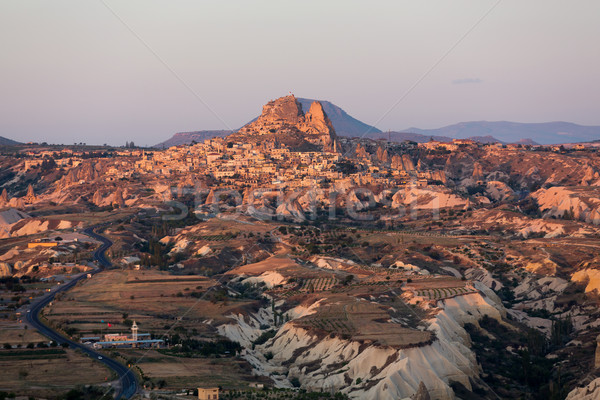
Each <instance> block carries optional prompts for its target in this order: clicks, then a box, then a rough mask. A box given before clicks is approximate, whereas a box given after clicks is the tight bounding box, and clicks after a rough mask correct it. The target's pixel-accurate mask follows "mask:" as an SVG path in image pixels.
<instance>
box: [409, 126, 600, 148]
mask: <svg viewBox="0 0 600 400" xmlns="http://www.w3.org/2000/svg"><path fill="white" fill-rule="evenodd" d="M405 132H411V133H418V134H420V135H424V136H445V137H452V138H456V139H468V138H473V139H474V140H477V138H480V137H482V136H483V137H486V138H487V137H490V136H491V137H493V138H494V139H496V141H500V142H504V143H523V141H524V140H525V139H529V140H531V141H533V142H536V143H539V144H559V143H574V142H589V141H593V140H598V139H600V126H583V125H577V124H573V123H570V122H560V121H559V122H544V123H519V122H508V121H497V122H488V121H472V122H461V123H458V124H454V125H448V126H444V127H442V128H437V129H419V128H409V129H406V130H405Z"/></svg>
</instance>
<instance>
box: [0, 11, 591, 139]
mask: <svg viewBox="0 0 600 400" xmlns="http://www.w3.org/2000/svg"><path fill="white" fill-rule="evenodd" d="M599 16H600V2H599V1H597V0H580V1H577V2H564V1H554V0H529V1H514V0H500V1H498V0H491V1H488V0H471V1H463V0H455V1H452V2H449V1H446V0H431V1H427V2H423V1H402V0H395V1H369V2H364V1H361V2H358V1H352V0H329V1H312V0H305V1H302V2H292V1H289V2H288V1H285V2H283V1H248V0H239V1H238V0H231V1H214V2H209V1H197V0H189V1H186V0H180V1H177V2H173V1H166V0H165V1H155V0H130V1H127V2H121V1H116V0H52V1H49V0H28V1H23V0H2V2H0V57H1V59H0V136H4V137H8V138H11V139H14V140H18V141H34V142H43V141H45V142H48V143H63V144H72V143H75V142H85V143H87V144H104V143H108V144H113V145H123V144H125V142H126V141H134V142H135V143H136V144H138V145H153V144H156V143H159V142H161V141H163V140H166V139H167V138H169V137H170V136H171V135H172V134H173V133H175V132H181V131H194V130H204V129H237V128H239V127H240V126H242V125H243V124H245V123H246V122H248V121H249V120H251V119H252V118H254V117H256V116H257V115H259V114H260V111H261V108H262V105H263V104H264V103H266V102H267V101H269V100H272V99H275V98H277V97H281V96H284V95H287V94H288V93H289V92H292V93H294V94H295V95H296V96H297V97H306V98H313V99H322V100H329V101H331V102H333V103H334V104H336V105H338V106H340V107H342V108H343V109H344V110H345V111H346V112H348V113H349V114H350V115H352V116H354V117H355V118H358V119H360V120H361V121H363V122H365V123H368V124H372V125H375V126H376V127H378V128H379V129H382V130H388V129H391V130H401V129H406V128H408V127H418V128H423V129H426V128H438V127H441V126H445V125H449V124H454V123H457V122H462V121H479V120H488V121H500V120H508V121H517V122H548V121H569V122H574V123H578V124H582V125H600V73H599V71H600V51H598V43H599V41H600V24H599V23H598V17H599Z"/></svg>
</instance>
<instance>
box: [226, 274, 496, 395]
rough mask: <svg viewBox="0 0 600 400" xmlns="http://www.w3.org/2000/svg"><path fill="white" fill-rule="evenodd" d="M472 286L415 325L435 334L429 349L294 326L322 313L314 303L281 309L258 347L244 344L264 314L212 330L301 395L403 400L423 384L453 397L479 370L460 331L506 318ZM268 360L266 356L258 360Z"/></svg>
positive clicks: (490, 296)
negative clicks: (282, 315)
mask: <svg viewBox="0 0 600 400" xmlns="http://www.w3.org/2000/svg"><path fill="white" fill-rule="evenodd" d="M476 286H477V288H478V290H477V291H476V292H473V293H469V294H465V295H460V296H455V297H453V298H448V299H444V300H440V301H438V302H437V304H435V302H434V307H435V310H436V311H435V312H434V316H433V317H432V318H431V319H429V320H427V321H423V322H422V324H423V325H424V326H425V325H426V326H427V329H428V330H429V331H431V332H433V333H434V334H435V339H434V340H433V341H432V342H431V343H429V344H422V345H416V346H409V347H404V348H402V347H400V348H398V347H393V346H385V345H383V346H382V345H381V344H377V343H373V342H370V341H368V340H367V341H357V340H352V339H347V338H343V337H339V336H334V335H329V336H328V335H323V334H322V333H320V332H319V331H318V330H317V331H314V330H311V329H310V328H307V326H306V325H302V324H298V323H296V321H298V320H299V319H300V318H302V317H306V316H310V315H312V314H314V313H316V312H318V311H319V308H320V307H323V304H322V303H321V302H320V301H319V302H317V303H314V304H313V305H312V306H310V307H305V306H298V307H296V308H294V309H292V310H290V311H288V312H287V315H288V316H291V318H292V320H291V321H290V322H288V323H286V324H284V325H282V326H281V327H280V328H279V329H278V331H277V334H276V335H275V336H274V337H273V338H272V339H270V340H268V341H267V342H266V343H265V344H264V345H257V346H252V347H251V346H250V344H251V343H252V341H254V340H255V339H256V338H257V337H258V336H259V335H260V334H261V329H260V325H262V324H266V323H268V321H269V320H270V315H271V314H272V312H271V310H270V309H263V310H261V311H260V312H259V313H257V314H254V315H246V316H242V315H232V316H231V318H232V319H233V320H234V321H235V323H233V324H231V325H223V326H221V327H219V332H220V333H221V334H223V335H224V336H227V337H228V338H230V339H231V340H236V341H239V342H240V343H242V344H243V345H244V346H245V347H246V350H245V351H244V353H243V356H244V357H245V358H246V359H247V360H248V361H249V362H250V364H251V365H253V367H254V370H255V373H257V374H261V375H267V376H270V377H271V378H272V379H273V380H274V382H275V383H276V385H277V386H280V387H290V386H291V385H290V380H294V379H296V380H297V381H298V382H299V383H300V384H301V387H302V388H305V389H307V390H317V391H318V390H321V389H324V390H327V391H329V390H333V391H341V392H343V393H346V394H348V395H349V396H350V397H351V398H356V399H363V398H368V399H381V400H383V399H398V398H408V397H409V396H412V395H415V393H417V392H418V390H419V387H420V386H425V387H426V388H427V391H428V393H429V395H430V396H431V398H432V399H454V392H453V390H452V389H451V388H450V383H451V382H454V381H456V382H460V383H461V384H462V385H464V386H465V387H467V388H471V382H472V380H473V379H477V377H478V376H479V373H480V372H481V371H480V368H479V366H478V365H477V362H476V359H475V355H474V353H473V352H472V351H471V350H470V349H469V345H470V339H469V335H468V334H467V333H466V331H465V330H464V329H463V328H462V325H463V324H465V323H467V322H469V323H474V324H477V321H478V319H479V318H481V317H482V316H484V315H487V316H489V317H491V318H495V319H498V320H501V319H502V317H503V316H504V315H505V313H506V312H505V310H504V308H503V306H502V305H501V304H500V301H499V299H498V298H497V296H495V294H494V293H493V292H492V291H491V290H489V289H488V288H487V287H485V286H483V285H481V284H479V283H476ZM403 297H404V299H405V301H407V302H408V303H412V304H418V303H423V301H422V300H423V299H422V298H420V297H418V296H415V295H414V294H412V293H410V292H405V293H404V294H403ZM361 301H362V302H366V303H369V301H368V300H359V302H361ZM399 322H400V321H396V323H399ZM389 323H394V322H393V321H389ZM424 326H423V327H424ZM269 354H271V355H272V356H265V355H269Z"/></svg>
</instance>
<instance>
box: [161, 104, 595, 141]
mask: <svg viewBox="0 0 600 400" xmlns="http://www.w3.org/2000/svg"><path fill="white" fill-rule="evenodd" d="M298 101H299V102H300V103H301V104H302V109H303V110H304V111H308V109H309V108H310V104H311V103H312V102H313V101H314V100H312V99H304V98H298ZM319 101H320V102H321V104H322V105H323V110H324V111H325V113H326V114H327V116H328V117H329V119H330V120H331V123H332V124H333V127H334V129H335V131H336V133H337V134H338V135H339V136H347V137H365V138H369V139H386V140H387V139H389V140H391V141H394V142H403V141H405V140H411V141H414V142H417V143H424V142H428V141H430V140H431V139H433V140H437V141H440V142H450V141H452V139H472V140H475V141H477V142H480V143H494V142H500V143H520V144H533V145H535V144H559V143H576V142H590V141H594V140H599V139H600V126H583V125H577V124H573V123H570V122H545V123H519V122H508V121H497V122H488V121H472V122H461V123H458V124H454V125H448V126H444V127H442V128H437V129H419V128H408V129H405V130H402V131H390V132H382V131H381V130H379V129H377V128H375V127H373V126H370V125H368V124H365V123H364V122H362V121H359V120H357V119H356V118H354V117H352V116H350V115H349V114H348V113H346V111H344V110H343V109H342V108H340V107H338V106H336V105H335V104H333V103H331V102H329V101H326V100H319ZM255 120H256V118H255V119H253V120H252V121H250V122H253V121H255ZM231 133H233V131H228V130H220V131H214V130H213V131H194V132H180V133H176V134H175V135H174V136H173V137H171V138H170V139H168V140H166V141H164V142H162V143H159V144H157V145H156V146H155V147H159V148H162V147H170V146H178V145H182V144H189V143H192V141H196V142H203V141H204V140H206V139H209V138H213V137H225V136H227V135H229V134H231Z"/></svg>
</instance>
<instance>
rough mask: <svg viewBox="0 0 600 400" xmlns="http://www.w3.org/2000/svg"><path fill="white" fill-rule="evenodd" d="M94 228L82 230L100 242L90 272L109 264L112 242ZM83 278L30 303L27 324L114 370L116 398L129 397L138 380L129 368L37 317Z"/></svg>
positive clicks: (82, 276)
mask: <svg viewBox="0 0 600 400" xmlns="http://www.w3.org/2000/svg"><path fill="white" fill-rule="evenodd" d="M95 228H96V226H94V227H90V228H87V229H86V230H85V231H84V232H85V233H86V235H89V236H91V237H93V238H94V239H96V240H98V241H100V242H102V245H101V246H100V247H99V248H98V249H97V250H96V251H95V252H94V258H95V259H96V260H97V261H98V264H99V265H100V269H97V270H95V271H93V272H91V274H96V273H98V272H100V271H102V269H103V268H106V267H110V266H111V263H110V261H108V259H107V258H106V256H105V254H104V252H105V251H106V250H107V249H108V248H109V247H110V246H112V242H111V241H110V240H109V239H107V238H105V237H104V236H100V235H98V234H97V233H95V232H94V229H95ZM85 278H86V274H82V275H81V276H79V277H77V278H75V279H73V280H72V281H70V282H69V283H67V284H65V285H61V286H60V287H59V288H58V289H56V290H54V291H53V292H52V293H50V294H49V295H47V296H45V297H43V298H41V299H39V300H37V301H36V302H34V303H33V304H32V305H31V307H30V308H29V311H28V312H27V322H28V323H29V324H31V325H32V326H33V327H35V328H36V329H37V330H38V331H40V333H42V334H43V335H45V336H47V337H48V338H50V339H51V340H54V341H55V342H56V343H58V344H62V343H67V344H68V345H69V347H70V348H73V349H78V350H80V351H82V352H83V353H84V354H87V355H89V356H90V357H92V358H93V359H94V360H96V361H99V362H101V363H103V364H104V365H106V366H107V367H108V368H110V369H112V370H113V371H115V373H116V374H117V375H118V376H119V385H118V387H116V388H115V390H116V392H115V398H116V399H121V398H125V399H130V398H131V397H133V395H134V394H135V393H136V392H137V390H138V382H137V378H136V376H135V374H134V373H133V372H132V371H130V370H129V368H127V367H126V366H125V365H123V364H121V363H119V362H117V361H115V360H113V359H111V358H109V357H106V356H105V355H104V354H101V353H98V352H97V351H94V349H92V348H90V347H88V346H85V345H83V344H81V343H77V342H74V341H72V340H70V339H67V338H65V337H64V336H62V335H61V334H60V333H58V332H56V331H54V330H52V329H51V328H49V327H47V326H46V325H44V324H43V323H42V322H41V321H40V319H39V314H40V311H41V310H42V308H44V307H45V306H46V305H48V303H50V302H51V301H52V300H54V297H55V296H56V294H57V293H60V292H65V291H67V290H69V289H71V288H72V287H73V286H75V285H76V284H77V282H79V281H80V280H82V279H85Z"/></svg>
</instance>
